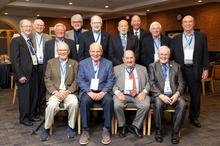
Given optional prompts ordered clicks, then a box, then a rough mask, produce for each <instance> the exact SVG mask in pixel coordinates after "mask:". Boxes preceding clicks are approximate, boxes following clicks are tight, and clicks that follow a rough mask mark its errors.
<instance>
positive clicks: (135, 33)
mask: <svg viewBox="0 0 220 146" xmlns="http://www.w3.org/2000/svg"><path fill="white" fill-rule="evenodd" d="M134 36H136V37H137V38H138V39H139V36H138V31H135V32H134Z"/></svg>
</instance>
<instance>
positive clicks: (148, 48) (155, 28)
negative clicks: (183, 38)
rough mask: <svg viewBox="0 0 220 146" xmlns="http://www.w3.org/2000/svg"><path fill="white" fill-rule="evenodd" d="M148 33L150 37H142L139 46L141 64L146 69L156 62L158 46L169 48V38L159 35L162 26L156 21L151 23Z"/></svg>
mask: <svg viewBox="0 0 220 146" xmlns="http://www.w3.org/2000/svg"><path fill="white" fill-rule="evenodd" d="M149 31H150V33H151V35H147V36H146V37H144V38H143V41H142V44H141V64H143V65H144V66H146V67H147V68H148V66H149V64H150V63H153V62H156V61H157V60H158V55H157V54H158V53H157V51H158V49H159V48H160V46H168V47H169V46H170V38H169V37H167V36H164V35H162V34H161V31H162V26H161V24H160V23H159V22H158V21H154V22H152V23H151V25H150V28H149Z"/></svg>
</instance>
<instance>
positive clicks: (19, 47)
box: [10, 35, 33, 80]
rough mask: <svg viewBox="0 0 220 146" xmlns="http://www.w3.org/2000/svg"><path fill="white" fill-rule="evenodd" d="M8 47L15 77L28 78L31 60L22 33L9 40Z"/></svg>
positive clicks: (30, 70) (31, 67) (31, 64)
mask: <svg viewBox="0 0 220 146" xmlns="http://www.w3.org/2000/svg"><path fill="white" fill-rule="evenodd" d="M10 49H11V56H10V58H11V65H12V70H13V72H14V75H15V79H16V80H19V79H20V78H21V77H23V76H25V77H26V78H27V79H29V78H30V77H31V73H32V69H33V62H32V59H31V54H30V52H29V49H28V46H27V43H26V41H25V39H24V38H23V36H22V35H20V36H18V37H15V38H13V39H12V40H11V46H10Z"/></svg>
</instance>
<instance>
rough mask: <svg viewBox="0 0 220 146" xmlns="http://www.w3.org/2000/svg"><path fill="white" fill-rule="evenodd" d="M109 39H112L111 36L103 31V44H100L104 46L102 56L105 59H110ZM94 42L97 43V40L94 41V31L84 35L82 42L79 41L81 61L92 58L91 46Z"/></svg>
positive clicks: (81, 38)
mask: <svg viewBox="0 0 220 146" xmlns="http://www.w3.org/2000/svg"><path fill="white" fill-rule="evenodd" d="M109 38H110V35H109V34H108V33H107V32H105V31H101V43H100V44H101V45H102V49H103V54H102V56H103V57H104V58H108V48H109ZM93 42H95V39H94V36H93V32H92V30H89V31H86V32H84V33H82V35H81V37H80V40H79V46H80V48H79V60H83V59H86V58H88V57H89V56H90V55H89V46H90V45H91V44H92V43H93Z"/></svg>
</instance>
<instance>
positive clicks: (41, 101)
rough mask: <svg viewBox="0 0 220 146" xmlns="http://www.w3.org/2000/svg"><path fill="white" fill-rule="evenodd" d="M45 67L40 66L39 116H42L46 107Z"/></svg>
mask: <svg viewBox="0 0 220 146" xmlns="http://www.w3.org/2000/svg"><path fill="white" fill-rule="evenodd" d="M43 69H44V67H43V65H38V83H39V84H38V99H37V111H36V112H37V114H38V115H42V114H43V112H44V110H45V107H46V96H45V94H46V87H45V83H44V71H43Z"/></svg>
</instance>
